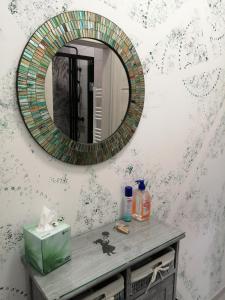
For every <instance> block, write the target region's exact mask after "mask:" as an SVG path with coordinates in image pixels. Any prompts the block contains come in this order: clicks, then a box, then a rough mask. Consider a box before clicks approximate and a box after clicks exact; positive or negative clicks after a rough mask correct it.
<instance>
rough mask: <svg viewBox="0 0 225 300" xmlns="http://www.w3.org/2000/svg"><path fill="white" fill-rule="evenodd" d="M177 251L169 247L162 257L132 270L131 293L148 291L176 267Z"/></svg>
mask: <svg viewBox="0 0 225 300" xmlns="http://www.w3.org/2000/svg"><path fill="white" fill-rule="evenodd" d="M174 259H175V251H174V249H172V248H169V249H167V251H166V252H165V253H163V254H162V255H161V256H160V257H158V258H155V259H153V260H152V261H150V262H148V263H146V264H145V265H143V266H141V267H139V268H137V269H135V270H133V271H132V272H131V294H132V296H134V295H135V294H137V293H138V295H140V294H142V293H145V292H147V290H149V289H150V288H151V286H152V284H153V283H155V282H160V281H162V280H163V278H164V277H165V276H166V275H168V274H170V273H171V271H172V270H173V269H174Z"/></svg>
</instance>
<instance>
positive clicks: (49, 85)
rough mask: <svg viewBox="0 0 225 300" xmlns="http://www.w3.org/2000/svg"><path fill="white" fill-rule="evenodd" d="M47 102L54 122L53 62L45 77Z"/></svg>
mask: <svg viewBox="0 0 225 300" xmlns="http://www.w3.org/2000/svg"><path fill="white" fill-rule="evenodd" d="M45 100H46V104H47V108H48V111H49V114H50V116H51V118H52V120H53V119H54V118H53V90H52V62H51V63H50V64H49V67H48V70H47V73H46V77H45Z"/></svg>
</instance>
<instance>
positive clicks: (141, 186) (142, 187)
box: [136, 179, 145, 191]
mask: <svg viewBox="0 0 225 300" xmlns="http://www.w3.org/2000/svg"><path fill="white" fill-rule="evenodd" d="M136 182H137V183H138V189H139V190H140V191H144V190H145V181H144V180H143V179H139V180H136Z"/></svg>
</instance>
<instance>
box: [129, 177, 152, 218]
mask: <svg viewBox="0 0 225 300" xmlns="http://www.w3.org/2000/svg"><path fill="white" fill-rule="evenodd" d="M136 182H137V183H138V189H136V190H135V192H134V196H133V204H132V217H133V218H134V219H136V220H138V221H146V220H148V219H149V218H150V213H151V202H152V198H151V196H150V194H149V192H148V191H146V190H145V183H144V180H137V181H136Z"/></svg>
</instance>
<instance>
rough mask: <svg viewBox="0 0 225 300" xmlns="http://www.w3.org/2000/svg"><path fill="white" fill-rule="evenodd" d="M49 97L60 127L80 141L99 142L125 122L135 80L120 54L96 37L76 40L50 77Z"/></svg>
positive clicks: (51, 67) (61, 52) (54, 65)
mask: <svg viewBox="0 0 225 300" xmlns="http://www.w3.org/2000/svg"><path fill="white" fill-rule="evenodd" d="M45 98H46V103H47V108H48V111H49V114H50V116H51V118H52V120H53V122H54V124H55V126H56V127H57V128H59V129H60V130H61V131H62V132H63V133H64V134H65V135H66V136H67V137H69V138H70V139H73V140H74V141H76V142H80V143H98V142H101V141H103V140H105V139H107V138H108V137H109V136H110V135H112V134H113V133H114V132H115V131H116V130H117V129H118V127H119V126H120V125H121V123H122V121H123V119H124V117H125V115H126V112H127V108H128V102H129V82H128V77H127V73H126V71H125V68H124V66H123V64H122V62H121V60H120V59H119V57H118V55H117V54H116V53H115V52H114V51H113V50H112V49H111V48H110V47H108V46H107V45H106V44H105V43H102V42H100V41H98V40H95V39H87V38H86V39H85V38H83V39H76V40H73V41H71V42H70V43H67V44H66V45H65V46H64V47H62V48H60V49H59V50H58V52H57V53H56V54H55V56H54V57H53V59H52V62H51V63H50V65H49V67H48V70H47V73H46V78H45Z"/></svg>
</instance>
